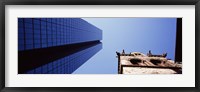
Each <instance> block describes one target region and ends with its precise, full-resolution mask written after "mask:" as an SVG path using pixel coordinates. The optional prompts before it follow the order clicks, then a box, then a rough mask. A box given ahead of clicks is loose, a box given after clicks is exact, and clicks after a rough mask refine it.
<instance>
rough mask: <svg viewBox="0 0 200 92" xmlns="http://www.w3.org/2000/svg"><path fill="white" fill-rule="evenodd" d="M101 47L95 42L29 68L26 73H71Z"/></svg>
mask: <svg viewBox="0 0 200 92" xmlns="http://www.w3.org/2000/svg"><path fill="white" fill-rule="evenodd" d="M101 49H102V44H97V45H95V46H92V47H90V48H87V49H85V50H82V51H79V52H77V53H74V54H72V55H69V56H66V57H64V58H61V59H58V60H56V61H53V62H51V63H48V64H45V65H43V66H40V67H38V68H36V69H33V70H30V71H28V72H27V74H71V73H72V72H74V70H76V69H77V68H78V67H80V66H81V65H82V64H83V63H85V61H87V60H88V59H90V58H91V57H92V56H93V55H95V54H96V53H97V52H98V51H99V50H101Z"/></svg>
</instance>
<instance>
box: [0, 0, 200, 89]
mask: <svg viewBox="0 0 200 92" xmlns="http://www.w3.org/2000/svg"><path fill="white" fill-rule="evenodd" d="M6 5H195V49H196V52H195V81H196V82H195V87H186V88H183V87H151V88H150V87H118V88H117V87H5V53H6V52H5V6H6ZM0 14H1V15H0V91H1V92H21V91H25V92H27V91H40V92H46V91H56V92H57V91H60V92H61V91H71V92H81V91H85V92H87V91H90V92H92V91H98V92H100V91H101V92H102V91H104V92H110V91H118V92H121V91H127V92H131V91H141V92H147V91H148V92H161V91H165V92H170V91H175V92H198V91H200V89H199V88H200V84H199V81H200V78H199V77H200V76H199V75H200V73H199V71H200V70H199V69H200V68H199V67H200V65H199V64H200V63H199V57H198V55H199V52H200V49H199V39H200V36H199V35H200V32H199V31H200V26H199V25H200V0H123V1H122V0H40V1H39V0H0Z"/></svg>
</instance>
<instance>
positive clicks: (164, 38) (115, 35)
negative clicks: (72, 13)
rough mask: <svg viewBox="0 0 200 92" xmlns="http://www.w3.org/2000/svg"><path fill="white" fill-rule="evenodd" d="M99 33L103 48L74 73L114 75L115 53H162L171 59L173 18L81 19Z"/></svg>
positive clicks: (173, 50) (172, 50) (173, 48)
mask: <svg viewBox="0 0 200 92" xmlns="http://www.w3.org/2000/svg"><path fill="white" fill-rule="evenodd" d="M82 19H84V20H86V21H88V22H89V23H91V24H93V25H94V26H96V27H98V28H100V29H101V30H102V31H103V40H102V41H101V42H102V43H103V48H102V49H101V50H100V51H99V52H98V53H97V54H95V55H94V56H93V57H92V58H90V59H89V60H88V61H87V62H86V63H84V64H83V65H82V66H81V67H79V68H78V69H77V70H76V71H75V72H74V74H117V68H118V67H117V66H118V65H117V64H118V61H117V58H116V51H118V52H121V51H122V50H123V49H124V50H125V52H127V53H130V52H142V53H144V54H146V53H148V51H149V50H151V52H152V53H153V54H163V53H165V52H167V53H168V54H167V58H170V59H172V60H174V54H175V41H176V40H175V39H176V18H82Z"/></svg>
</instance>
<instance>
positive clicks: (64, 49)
mask: <svg viewBox="0 0 200 92" xmlns="http://www.w3.org/2000/svg"><path fill="white" fill-rule="evenodd" d="M100 40H102V30H101V29H99V28H97V27H95V26H93V25H92V24H90V23H88V22H87V21H85V20H83V19H80V18H18V57H19V59H18V73H19V74H26V73H28V74H68V73H72V72H73V71H75V70H76V69H77V68H78V67H79V66H81V65H82V64H83V63H84V62H85V61H87V60H88V59H89V58H91V57H92V56H93V55H94V54H95V53H97V52H98V51H99V50H100V49H101V48H102V44H101V42H100Z"/></svg>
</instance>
